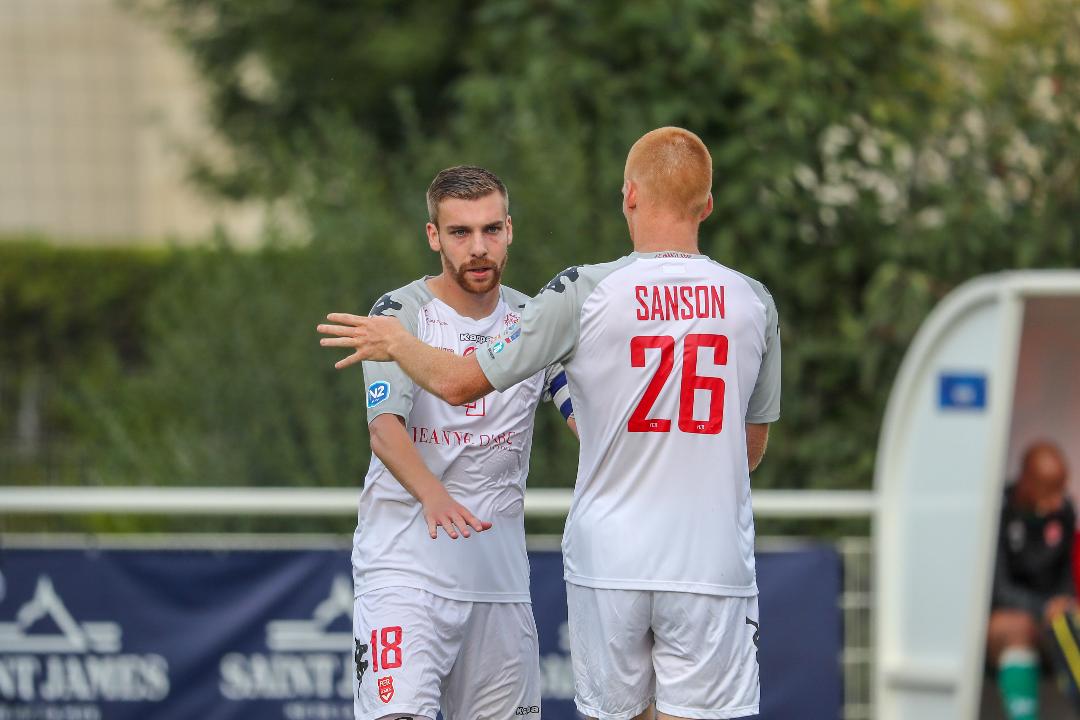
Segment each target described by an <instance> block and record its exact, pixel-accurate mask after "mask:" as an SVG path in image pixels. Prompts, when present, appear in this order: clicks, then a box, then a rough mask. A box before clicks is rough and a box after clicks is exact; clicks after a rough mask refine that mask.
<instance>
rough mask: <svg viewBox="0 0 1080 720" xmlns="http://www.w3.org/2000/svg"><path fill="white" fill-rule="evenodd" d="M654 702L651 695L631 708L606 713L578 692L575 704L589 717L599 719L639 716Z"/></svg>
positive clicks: (607, 719) (608, 719) (620, 719)
mask: <svg viewBox="0 0 1080 720" xmlns="http://www.w3.org/2000/svg"><path fill="white" fill-rule="evenodd" d="M652 703H653V697H652V695H650V696H649V697H648V698H647V699H645V700H642V701H641V702H639V703H638V704H636V705H632V706H631V707H630V709H629V710H623V711H621V712H617V713H606V712H604V711H602V710H601V709H600V708H598V707H593V706H592V705H589V704H588V703H586V702H585V701H584V700H582V699H581V698H579V697H578V696H577V695H576V694H575V695H574V705H575V706H576V707H577V709H578V712H580V713H581V714H582V715H584V716H585V717H587V718H597V720H630V718H633V717H637V716H638V715H640V714H641V713H643V712H645V708H647V707H649V706H650V705H652Z"/></svg>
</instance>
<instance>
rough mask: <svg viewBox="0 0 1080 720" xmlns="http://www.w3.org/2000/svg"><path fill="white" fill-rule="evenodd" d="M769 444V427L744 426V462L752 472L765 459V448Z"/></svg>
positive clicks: (751, 424)
mask: <svg viewBox="0 0 1080 720" xmlns="http://www.w3.org/2000/svg"><path fill="white" fill-rule="evenodd" d="M768 444H769V426H768V425H764V424H762V425H759V424H755V423H747V424H746V461H747V463H748V464H749V466H750V471H751V472H753V471H754V470H756V469H757V466H758V465H760V464H761V460H762V458H764V457H765V448H766V447H767V446H768Z"/></svg>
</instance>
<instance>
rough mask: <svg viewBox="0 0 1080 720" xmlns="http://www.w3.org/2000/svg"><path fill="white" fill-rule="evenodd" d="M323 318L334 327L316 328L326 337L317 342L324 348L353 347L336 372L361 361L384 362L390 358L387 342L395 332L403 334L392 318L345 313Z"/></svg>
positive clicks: (339, 361) (339, 363)
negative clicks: (350, 353) (352, 350)
mask: <svg viewBox="0 0 1080 720" xmlns="http://www.w3.org/2000/svg"><path fill="white" fill-rule="evenodd" d="M326 319H327V320H329V321H330V322H332V323H337V324H335V325H326V324H324V325H319V326H318V327H317V328H316V330H318V331H319V332H320V333H322V334H323V335H331V336H333V337H325V338H322V339H321V340H319V344H320V345H322V346H323V347H341V348H353V349H354V350H355V352H353V354H352V355H349V356H348V357H346V358H344V359H343V360H338V361H337V362H336V363H334V367H336V368H337V369H338V370H341V369H342V368H347V367H349V366H350V365H355V364H356V363H358V362H361V361H362V360H376V361H387V360H392V359H393V358H392V357H391V356H390V343H391V341H392V340H393V339H394V338H395V337H397V335H398V333H403V332H406V330H405V328H404V327H402V325H401V323H399V322H398V321H397V319H396V318H393V317H366V316H364V315H349V314H348V313H330V314H329V315H327V316H326Z"/></svg>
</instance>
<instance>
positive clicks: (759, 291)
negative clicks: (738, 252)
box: [706, 257, 778, 318]
mask: <svg viewBox="0 0 1080 720" xmlns="http://www.w3.org/2000/svg"><path fill="white" fill-rule="evenodd" d="M706 259H707V261H708V262H709V263H711V264H712V265H713V266H715V267H716V268H718V269H720V270H722V271H724V272H726V273H729V274H731V275H734V276H735V277H737V278H738V279H739V280H741V281H742V282H744V283H746V286H747V287H748V288H750V291H751V292H753V293H754V295H755V296H756V297H757V299H758V300H759V301H761V304H762V305H763V306H764V307H765V312H766V315H767V316H768V317H769V318H773V317H775V316H776V315H777V314H778V313H777V310H776V301H775V300H773V296H772V293H771V292H769V288H767V287H766V286H765V283H763V282H761V281H760V280H758V279H757V278H754V277H751V276H749V275H747V274H746V273H743V272H739V271H738V270H736V269H735V268H732V267H728V266H727V265H724V264H723V263H721V262H717V261H716V260H715V259H713V258H711V257H707V258H706Z"/></svg>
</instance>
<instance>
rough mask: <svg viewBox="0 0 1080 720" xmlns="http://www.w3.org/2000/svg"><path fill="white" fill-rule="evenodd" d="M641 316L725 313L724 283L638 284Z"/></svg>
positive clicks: (671, 317)
mask: <svg viewBox="0 0 1080 720" xmlns="http://www.w3.org/2000/svg"><path fill="white" fill-rule="evenodd" d="M634 296H635V297H636V298H637V303H638V308H637V319H638V320H692V319H693V318H721V319H723V317H724V286H723V285H720V286H716V285H635V286H634Z"/></svg>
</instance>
